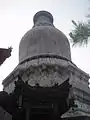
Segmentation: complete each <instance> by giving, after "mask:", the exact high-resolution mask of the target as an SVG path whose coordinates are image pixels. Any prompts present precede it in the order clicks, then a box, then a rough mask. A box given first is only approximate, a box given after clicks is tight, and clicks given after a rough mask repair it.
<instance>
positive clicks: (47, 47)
mask: <svg viewBox="0 0 90 120" xmlns="http://www.w3.org/2000/svg"><path fill="white" fill-rule="evenodd" d="M33 22H34V26H33V27H32V29H31V30H29V31H28V32H27V33H26V34H25V35H24V36H23V38H22V39H21V42H20V45H19V63H21V62H22V61H24V60H26V59H28V58H31V57H34V56H38V55H41V56H42V55H50V56H51V55H56V56H61V57H64V58H66V59H68V60H71V52H70V44H69V41H68V39H67V37H66V36H65V35H64V34H63V33H62V32H61V31H60V30H58V29H57V28H55V27H54V25H53V16H52V15H51V14H50V13H49V12H47V11H39V12H37V13H36V14H35V16H34V18H33Z"/></svg>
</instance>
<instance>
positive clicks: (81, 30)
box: [69, 20, 90, 46]
mask: <svg viewBox="0 0 90 120" xmlns="http://www.w3.org/2000/svg"><path fill="white" fill-rule="evenodd" d="M72 23H73V25H74V29H73V30H72V31H71V32H70V33H69V36H70V38H71V42H72V43H73V46H74V45H80V46H81V45H87V44H88V41H89V39H88V38H89V37H90V24H89V23H83V22H78V23H76V22H75V21H74V20H72Z"/></svg>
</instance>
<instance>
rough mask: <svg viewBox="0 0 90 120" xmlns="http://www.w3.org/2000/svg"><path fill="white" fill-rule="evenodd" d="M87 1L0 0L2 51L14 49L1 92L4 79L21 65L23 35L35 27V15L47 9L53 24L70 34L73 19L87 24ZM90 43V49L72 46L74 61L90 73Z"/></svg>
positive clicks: (0, 74)
mask: <svg viewBox="0 0 90 120" xmlns="http://www.w3.org/2000/svg"><path fill="white" fill-rule="evenodd" d="M88 4H89V3H88V0H0V43H1V44H0V48H8V47H9V46H12V47H13V51H12V56H11V57H10V58H8V59H7V60H6V61H5V62H4V64H3V65H2V66H1V67H0V90H2V85H1V83H2V80H3V79H4V78H5V77H6V76H7V75H8V74H9V73H10V72H11V71H12V70H13V69H14V68H15V67H16V65H17V64H18V52H19V51H18V50H19V49H18V48H19V42H20V40H21V38H22V36H23V35H24V34H25V33H26V32H27V31H28V30H29V29H31V28H32V26H33V15H34V14H35V13H36V12H38V11H39V10H47V11H49V12H51V14H52V15H53V17H54V25H55V26H56V27H57V28H58V29H60V30H61V31H63V32H64V34H65V35H66V36H67V37H68V38H69V36H68V33H69V32H70V30H71V29H72V27H73V26H72V23H71V20H75V21H86V17H85V16H86V15H87V13H88V7H89V5H88ZM89 53H90V43H89V44H88V46H87V47H82V48H81V47H75V48H72V47H71V55H72V61H73V62H74V63H75V64H76V65H77V66H78V67H79V68H81V69H82V70H84V71H85V72H87V73H89V74H90V65H89V61H90V54H89Z"/></svg>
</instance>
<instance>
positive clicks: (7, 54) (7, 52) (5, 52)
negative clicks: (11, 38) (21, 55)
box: [0, 47, 12, 65]
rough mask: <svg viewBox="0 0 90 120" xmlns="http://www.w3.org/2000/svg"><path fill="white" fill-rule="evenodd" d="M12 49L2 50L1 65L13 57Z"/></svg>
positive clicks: (0, 53) (0, 54)
mask: <svg viewBox="0 0 90 120" xmlns="http://www.w3.org/2000/svg"><path fill="white" fill-rule="evenodd" d="M11 51H12V48H11V47H10V48H8V49H5V48H0V65H1V64H3V62H4V61H5V60H6V59H7V58H9V57H10V56H11Z"/></svg>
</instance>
